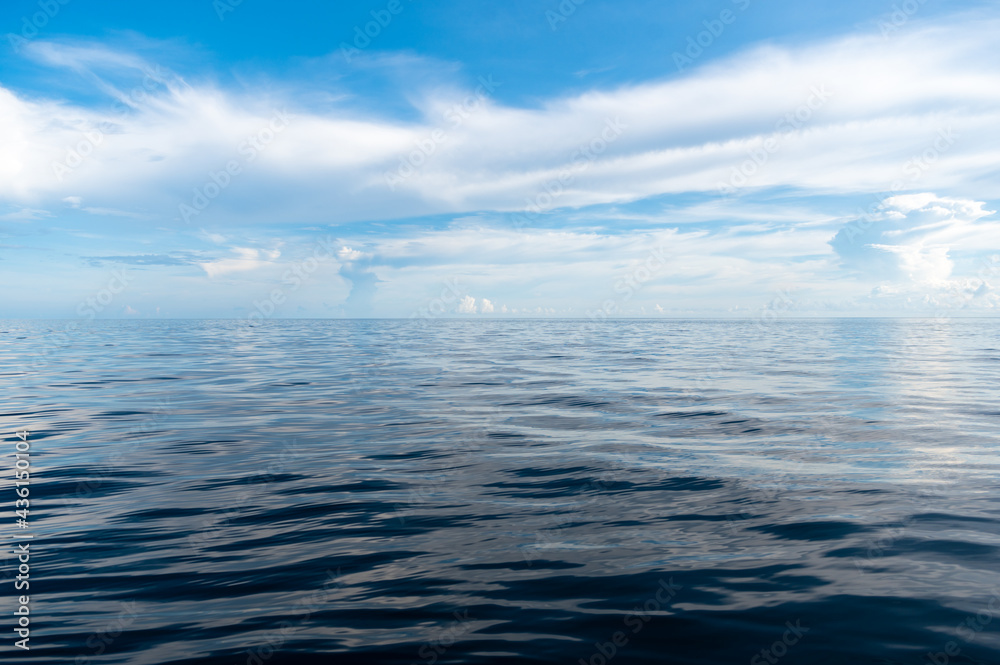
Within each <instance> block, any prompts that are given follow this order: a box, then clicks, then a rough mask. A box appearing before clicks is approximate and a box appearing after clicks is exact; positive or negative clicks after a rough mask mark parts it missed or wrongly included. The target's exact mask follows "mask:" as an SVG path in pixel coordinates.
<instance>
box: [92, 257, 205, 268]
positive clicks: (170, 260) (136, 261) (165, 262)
mask: <svg viewBox="0 0 1000 665" xmlns="http://www.w3.org/2000/svg"><path fill="white" fill-rule="evenodd" d="M82 258H84V259H87V260H89V261H90V263H91V265H95V266H100V265H105V264H108V263H126V264H129V265H135V266H185V265H191V264H198V265H203V264H201V263H199V262H198V261H197V260H196V259H193V258H192V257H190V256H173V255H167V254H133V255H129V256H124V255H119V256H84V257H82Z"/></svg>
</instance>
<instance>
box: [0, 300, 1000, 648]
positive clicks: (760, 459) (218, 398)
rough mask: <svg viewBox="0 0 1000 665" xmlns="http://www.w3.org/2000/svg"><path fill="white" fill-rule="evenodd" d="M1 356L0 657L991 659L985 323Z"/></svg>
mask: <svg viewBox="0 0 1000 665" xmlns="http://www.w3.org/2000/svg"><path fill="white" fill-rule="evenodd" d="M67 328H68V329H67ZM0 357H2V360H3V370H2V371H0V385H2V387H3V395H4V400H3V405H2V413H3V418H2V422H3V428H4V430H5V431H4V437H5V438H4V441H5V443H6V444H9V445H7V448H6V450H5V456H4V460H5V462H4V464H6V465H7V466H8V467H9V469H8V470H6V471H4V472H3V477H4V478H6V479H9V478H11V476H12V472H13V467H14V457H13V455H12V453H13V448H14V446H13V444H14V442H15V441H16V439H15V438H14V436H13V432H14V431H15V430H28V431H29V432H30V434H29V435H28V437H29V438H28V440H29V442H30V464H31V482H32V484H31V513H30V520H29V522H30V527H29V528H28V529H27V530H18V529H17V528H16V527H14V519H15V518H14V515H13V514H12V513H13V508H14V506H13V501H14V498H15V497H14V495H13V491H12V490H11V489H9V488H10V487H11V482H10V481H9V480H5V481H4V484H3V489H4V491H3V495H4V496H5V498H4V499H3V500H4V502H6V503H8V504H10V509H9V511H8V509H7V507H6V506H5V508H4V510H5V512H7V513H8V520H9V527H8V529H6V531H8V532H9V533H10V534H11V535H13V536H14V538H17V537H19V536H20V537H23V536H24V535H25V534H28V533H30V534H32V535H34V538H33V540H32V541H31V553H32V555H31V581H30V585H31V586H30V592H27V593H30V599H31V601H30V602H31V637H30V640H31V642H30V644H31V650H30V652H24V651H22V650H20V649H15V648H14V647H13V642H14V640H15V639H17V638H16V636H15V633H14V632H13V630H12V629H13V627H14V626H15V620H14V618H13V615H12V611H13V609H12V608H13V607H14V598H15V596H16V595H18V594H20V593H26V592H15V591H14V587H13V584H12V580H11V578H12V577H13V575H14V574H15V573H16V570H15V568H14V566H15V565H16V564H15V562H14V559H13V556H12V554H11V551H10V549H9V548H8V550H7V554H6V559H5V561H4V569H3V572H4V580H3V584H2V588H3V589H4V593H3V594H2V598H3V603H4V605H3V607H4V608H10V609H6V610H5V611H4V612H3V616H5V617H7V619H5V620H3V621H4V622H6V624H5V625H3V626H0V634H6V635H7V639H6V640H5V641H4V643H3V644H2V645H0V650H2V651H3V652H4V656H3V658H4V662H9V663H66V664H68V663H73V664H75V665H89V664H91V663H93V664H100V663H136V664H145V663H149V664H163V663H184V664H190V665H195V664H198V665H208V664H212V665H215V664H217V663H218V664H223V663H226V664H244V663H247V664H259V663H268V664H271V665H278V664H286V663H287V664H300V663H301V664H305V665H311V664H314V663H315V664H318V663H324V664H325V663H401V664H407V665H408V664H411V663H426V664H431V665H433V664H447V663H514V662H517V663H565V664H566V665H572V664H575V663H580V662H581V661H582V662H583V663H590V664H591V665H602V664H606V663H616V664H617V663H622V664H625V663H684V664H686V663H691V664H697V665H715V664H730V663H747V664H749V665H762V664H763V663H769V664H771V665H774V664H775V663H782V664H788V665H791V664H794V663H807V664H831V665H833V664H836V665H842V664H847V663H852V664H857V663H862V664H863V663H879V664H886V665H887V664H894V663H899V664H903V663H907V664H908V663H913V664H917V663H934V664H935V665H942V664H944V663H990V664H996V663H1000V634H998V628H1000V595H998V594H1000V575H998V573H1000V557H998V553H1000V549H998V548H1000V498H998V497H1000V435H998V431H1000V323H998V322H997V321H991V320H957V319H956V320H950V321H934V320H875V319H852V320H779V321H774V322H767V323H763V322H745V321H647V320H643V321H617V322H607V323H603V324H593V323H589V322H584V321H554V320H545V321H542V320H535V321H470V320H460V321H459V320H449V321H445V320H442V321H428V322H421V321H409V320H407V321H403V320H400V321H392V320H384V321H343V320H338V321H268V322H265V323H263V324H261V325H259V326H257V327H253V328H247V327H245V326H243V325H241V324H240V323H239V322H235V321H159V322H153V321H147V322H116V321H107V322H94V323H77V322H56V321H35V322H28V321H5V322H0ZM9 540H11V542H19V541H17V540H14V539H9Z"/></svg>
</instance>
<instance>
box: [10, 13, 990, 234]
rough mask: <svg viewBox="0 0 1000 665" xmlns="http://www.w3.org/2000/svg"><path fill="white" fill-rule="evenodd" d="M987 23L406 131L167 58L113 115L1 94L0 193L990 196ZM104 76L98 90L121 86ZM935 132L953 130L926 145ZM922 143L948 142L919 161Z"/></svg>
mask: <svg viewBox="0 0 1000 665" xmlns="http://www.w3.org/2000/svg"><path fill="white" fill-rule="evenodd" d="M998 25H1000V22H998V20H997V19H996V18H992V17H986V18H976V19H975V20H970V19H961V18H960V19H954V20H952V21H950V22H942V23H941V24H940V25H930V24H926V23H925V24H921V23H919V22H918V21H917V20H913V21H912V22H911V24H910V25H908V31H907V32H905V33H903V32H900V33H898V34H895V35H894V36H893V38H892V39H891V40H884V39H882V38H881V36H879V35H870V36H865V35H860V36H859V35H853V36H847V37H842V38H838V39H832V40H828V41H826V42H822V43H817V44H813V45H809V46H798V47H776V46H767V47H761V48H755V49H749V50H745V51H743V52H741V53H739V54H736V55H734V56H732V57H731V58H728V59H726V60H722V61H717V62H715V63H709V64H706V65H705V66H703V67H700V68H696V69H693V70H691V71H690V72H689V73H687V74H685V75H683V76H680V77H676V78H671V79H667V80H662V81H653V82H647V83H642V84H638V85H627V86H620V87H617V88H610V89H593V90H591V91H589V92H586V93H583V94H579V95H576V96H570V97H561V98H552V99H548V100H544V101H543V102H541V103H540V105H539V106H538V107H536V108H519V107H513V106H505V105H502V104H500V103H498V102H496V101H492V100H491V99H489V98H487V99H485V101H484V102H483V103H482V104H480V106H479V107H478V108H477V110H475V111H474V112H473V113H471V114H469V117H468V118H464V119H462V120H461V121H460V122H458V121H456V120H455V119H454V118H453V119H452V120H449V119H448V118H449V116H447V111H448V109H449V108H452V107H453V106H454V104H455V102H456V93H453V92H441V91H439V90H431V91H429V92H427V93H426V94H424V95H420V96H418V98H419V99H420V102H419V106H418V107H417V108H416V109H415V110H416V111H417V112H419V113H420V114H422V118H421V119H420V121H418V122H413V121H409V120H406V121H404V120H397V119H393V118H386V117H377V116H372V115H368V116H363V115H361V114H360V113H358V112H355V111H353V110H352V109H351V108H350V107H349V106H347V105H345V104H340V105H334V106H333V107H331V108H327V109H324V110H322V111H320V110H317V109H309V108H302V107H301V106H300V105H298V104H297V103H296V102H297V100H298V99H300V98H301V97H302V95H301V92H302V91H298V90H295V89H294V86H292V85H291V84H289V85H288V86H286V87H285V89H283V90H280V91H277V92H274V93H272V94H269V95H267V96H266V98H251V97H249V96H247V95H245V94H243V93H241V92H238V91H234V90H226V89H223V88H220V87H218V86H215V85H209V84H207V83H204V82H198V81H194V80H193V79H192V80H193V82H191V83H188V82H186V81H185V79H183V78H182V77H181V76H179V75H177V74H174V73H171V72H169V71H165V70H163V68H162V67H161V68H160V69H159V73H158V74H157V75H156V77H155V82H156V83H157V85H156V87H155V88H154V89H153V90H152V91H146V93H145V96H144V97H143V100H142V101H141V102H133V103H132V105H131V106H130V107H129V109H128V112H127V113H111V112H108V111H106V110H102V109H99V108H96V107H85V106H82V105H74V104H72V103H69V102H65V101H60V100H56V99H48V100H46V99H39V98H33V99H28V98H25V97H23V96H19V95H18V94H16V93H15V92H14V91H11V90H7V89H3V88H0V114H2V115H3V117H4V118H5V123H4V125H3V126H2V127H0V142H3V144H4V145H5V150H4V153H3V155H2V156H0V200H7V201H11V202H27V201H28V200H29V199H30V200H39V199H41V200H45V199H47V198H49V197H58V198H59V199H64V198H66V197H67V196H71V197H83V198H86V199H87V200H89V201H93V206H94V207H95V208H96V209H101V208H104V209H109V210H119V211H123V210H134V211H138V210H139V209H145V210H151V211H152V213H151V214H154V215H156V216H158V217H160V218H161V219H164V220H172V219H176V220H178V221H177V222H175V223H182V222H181V215H180V213H179V212H178V210H179V206H180V205H182V204H186V205H190V204H191V201H192V200H193V199H194V198H195V197H196V195H195V193H194V192H195V190H200V191H205V187H206V186H207V187H208V188H209V189H211V187H212V186H211V185H210V183H211V182H212V180H211V178H212V175H211V174H219V173H220V172H224V171H225V169H226V165H227V164H229V163H231V162H232V163H236V165H237V167H238V169H239V173H238V174H236V175H231V176H226V178H228V179H227V180H226V182H227V184H226V185H225V187H222V191H220V192H219V193H218V194H217V195H216V196H214V197H212V199H211V202H210V206H209V207H208V208H206V209H205V212H202V213H200V215H205V216H210V217H211V219H212V220H213V222H214V223H216V224H218V223H220V222H221V223H235V222H237V221H239V222H240V223H258V224H261V223H272V222H273V220H274V218H275V216H276V215H279V214H280V215H281V216H282V217H283V218H286V219H296V220H298V221H299V222H301V223H303V224H319V223H345V222H351V221H357V220H370V219H391V218H396V217H403V216H413V215H429V214H440V213H462V212H469V211H477V210H493V211H500V212H517V211H521V210H525V209H527V208H530V207H532V206H537V207H538V209H539V210H548V209H553V208H575V207H580V206H586V205H593V204H608V203H620V202H628V201H636V200H640V199H643V198H648V197H653V196H659V195H663V194H672V193H685V192H705V193H713V194H714V193H716V192H717V191H718V189H719V187H720V185H724V184H726V183H732V182H734V178H735V177H736V176H735V175H734V174H739V175H741V176H745V183H744V184H742V185H741V186H740V187H739V188H737V191H738V192H742V191H749V190H752V189H755V188H794V189H798V190H801V191H804V192H813V193H848V192H868V191H871V190H872V188H873V187H875V188H876V189H882V190H888V189H889V187H890V185H891V184H892V183H894V182H899V183H901V184H902V186H903V187H904V189H903V191H906V190H917V189H924V190H928V189H937V190H938V191H954V192H958V193H962V194H971V192H970V191H969V190H970V189H971V188H973V187H975V188H977V190H978V191H977V192H975V194H974V195H975V196H977V197H978V198H983V199H988V198H990V197H991V196H996V195H1000V185H998V184H997V182H998V181H997V179H996V178H995V165H996V164H997V163H998V161H1000V147H998V146H1000V67H998V66H997V59H998V56H997V54H996V50H995V48H994V36H995V34H996V32H997V29H998ZM34 48H35V49H36V53H37V56H38V60H39V62H42V63H44V64H45V65H47V66H60V67H70V68H72V69H74V70H77V71H81V72H89V73H91V74H93V75H94V76H98V77H99V78H101V80H102V81H104V80H105V79H110V78H114V77H119V78H120V77H122V76H124V75H125V74H123V72H124V73H128V72H132V74H131V75H132V76H133V78H137V79H138V80H139V81H141V80H142V78H143V77H144V76H145V75H144V72H146V71H147V70H152V69H153V65H151V64H150V63H149V62H148V60H146V59H143V58H139V57H138V56H134V55H132V54H128V53H118V52H114V51H111V50H109V49H107V48H103V47H102V48H98V47H96V46H94V45H81V44H66V43H54V42H41V41H39V42H36V43H35V45H34ZM108 85H109V86H110V87H108V88H107V92H108V94H109V95H110V96H111V97H113V98H116V99H120V98H122V97H123V96H124V98H131V96H130V95H129V94H128V93H122V92H121V89H120V87H121V86H118V85H116V86H111V84H108ZM441 90H448V88H446V87H445V88H441ZM458 94H463V93H458ZM464 94H466V95H467V94H468V91H466V92H465V93H464ZM282 109H287V110H288V115H289V121H288V125H287V127H286V128H284V129H283V131H281V132H280V135H274V132H272V133H271V134H272V139H271V140H270V141H268V142H267V145H266V149H261V150H256V149H252V150H251V149H250V147H249V144H248V143H247V141H248V138H253V137H260V136H267V133H268V131H269V129H268V128H269V125H270V123H271V122H272V120H273V117H274V114H275V113H276V112H281V110H282ZM609 127H617V128H619V129H620V134H617V135H614V136H613V137H612V134H613V132H611V133H609ZM615 131H617V130H615ZM942 132H945V133H947V134H948V135H951V136H953V138H954V140H953V141H952V143H950V144H948V145H946V146H945V145H944V143H942V139H941V133H942ZM88 137H90V138H88ZM435 137H440V140H438V138H435ZM612 138H613V140H612ZM91 139H93V141H91V142H92V143H93V145H88V141H90V140H91ZM935 145H938V146H942V148H943V149H940V150H937V152H936V153H933V154H931V155H930V158H928V159H925V156H926V155H927V154H928V153H927V150H928V149H931V148H932V147H934V146H935ZM67 146H69V147H70V148H69V150H67ZM766 146H772V147H773V146H776V148H775V149H774V150H771V151H769V150H767V149H766ZM84 151H87V155H82V154H81V155H79V156H78V158H77V157H74V156H73V155H74V153H82V152H84ZM251 155H252V156H253V158H252V159H251V157H250V156H251ZM77 162H78V163H77ZM70 163H72V164H74V165H73V166H72V168H69V170H68V171H60V172H54V167H53V165H54V164H62V165H67V164H70ZM406 164H410V165H411V166H414V165H415V167H414V168H413V169H412V171H413V173H412V175H409V176H408V177H405V178H403V179H402V181H401V182H399V183H398V184H397V185H396V186H395V189H394V190H390V188H389V187H388V186H387V184H386V180H387V174H392V173H397V172H398V169H399V168H400V166H401V165H406ZM217 177H221V176H218V175H217ZM737 180H739V181H740V182H743V180H744V178H743V177H741V178H737ZM334 204H335V205H334ZM201 219H205V217H199V222H200V221H201ZM532 219H534V218H532Z"/></svg>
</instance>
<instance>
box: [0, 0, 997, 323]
mask: <svg viewBox="0 0 1000 665" xmlns="http://www.w3.org/2000/svg"><path fill="white" fill-rule="evenodd" d="M345 5H346V6H345ZM0 21H2V30H0V32H2V33H3V34H4V37H3V43H2V44H0V280H2V282H0V284H2V286H3V289H2V294H3V295H2V298H0V317H2V318H63V319H81V320H89V319H95V318H126V319H127V318H136V319H145V318H234V319H246V320H257V319H268V318H330V317H400V318H405V317H421V318H439V317H465V318H477V317H478V318H491V317H560V318H561V317H582V318H589V319H594V320H597V319H606V318H618V317H652V318H670V317H673V318H677V317H685V318H687V317H747V318H757V319H760V320H773V319H775V318H778V317H783V316H789V317H792V316H932V317H937V318H939V319H942V320H944V319H947V318H950V317H965V316H995V315H997V314H998V313H1000V293H998V291H997V289H998V288H1000V217H998V214H997V212H996V211H997V210H1000V208H998V203H1000V178H998V175H1000V51H998V50H997V48H996V35H998V34H1000V7H998V6H997V4H996V3H991V2H964V1H956V2H947V3H945V2H935V1H934V0H905V1H902V2H900V1H899V0H893V1H891V2H890V1H886V2H878V1H875V2H872V1H870V0H868V1H865V2H860V1H854V0H845V1H843V2H838V3H828V2H817V1H805V2H802V1H799V2H773V1H772V2H767V3H765V2H763V1H762V0H713V1H705V2H690V1H686V2H664V1H657V2H653V1H652V0H649V1H640V0H606V1H602V0H562V1H561V2H558V1H547V0H535V1H532V2H529V1H527V0H507V1H506V2H503V3H495V2H477V1H472V0H466V1H464V2H454V1H452V0H437V1H435V0H380V1H374V2H371V1H355V2H351V3H330V2H315V1H305V2H299V3H295V5H294V6H290V5H287V4H285V3H278V2H274V1H273V0H272V1H265V0H177V1H175V2H171V3H137V2H134V1H130V2H125V1H118V0H104V1H102V2H96V1H94V0H35V1H34V2H29V1H21V0H7V1H6V2H5V3H4V4H3V7H2V9H0Z"/></svg>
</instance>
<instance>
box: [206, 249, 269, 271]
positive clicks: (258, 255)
mask: <svg viewBox="0 0 1000 665" xmlns="http://www.w3.org/2000/svg"><path fill="white" fill-rule="evenodd" d="M232 251H233V253H234V254H236V256H235V257H232V258H225V259H216V260H215V261H205V262H202V263H199V264H198V265H200V266H201V268H202V269H203V270H204V271H205V273H206V274H207V275H208V276H209V278H213V277H218V276H220V275H227V274H229V273H234V272H246V271H248V270H256V269H258V268H262V267H264V266H266V265H269V264H270V263H272V262H273V261H274V260H275V259H277V258H278V257H279V256H281V252H280V251H278V250H273V251H267V250H260V249H254V248H252V247H234V248H233V250H232Z"/></svg>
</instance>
